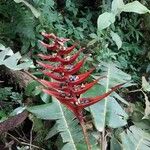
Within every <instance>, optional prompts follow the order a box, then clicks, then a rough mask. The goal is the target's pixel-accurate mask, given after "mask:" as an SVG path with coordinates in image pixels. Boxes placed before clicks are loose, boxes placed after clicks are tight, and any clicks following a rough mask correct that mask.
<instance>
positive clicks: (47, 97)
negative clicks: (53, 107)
mask: <svg viewBox="0 0 150 150" xmlns="http://www.w3.org/2000/svg"><path fill="white" fill-rule="evenodd" d="M40 97H41V99H42V101H43V102H45V103H48V102H49V100H50V96H49V95H48V94H46V93H41V94H40Z"/></svg>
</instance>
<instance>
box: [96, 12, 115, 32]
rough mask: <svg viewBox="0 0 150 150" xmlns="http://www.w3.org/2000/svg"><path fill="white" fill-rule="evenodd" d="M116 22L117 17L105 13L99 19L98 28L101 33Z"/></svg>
mask: <svg viewBox="0 0 150 150" xmlns="http://www.w3.org/2000/svg"><path fill="white" fill-rule="evenodd" d="M114 22H115V15H114V14H113V13H109V12H105V13H103V14H101V15H100V16H99V17H98V20H97V27H98V30H99V31H101V30H103V29H105V28H107V27H109V26H110V25H111V24H112V23H114Z"/></svg>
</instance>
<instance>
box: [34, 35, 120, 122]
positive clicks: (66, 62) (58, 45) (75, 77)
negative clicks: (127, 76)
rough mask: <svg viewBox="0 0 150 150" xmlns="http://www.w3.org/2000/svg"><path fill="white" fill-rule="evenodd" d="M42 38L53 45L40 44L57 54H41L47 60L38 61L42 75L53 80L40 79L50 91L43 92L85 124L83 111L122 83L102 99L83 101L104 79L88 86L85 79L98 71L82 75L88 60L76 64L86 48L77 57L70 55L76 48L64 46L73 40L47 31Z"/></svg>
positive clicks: (94, 98)
mask: <svg viewBox="0 0 150 150" xmlns="http://www.w3.org/2000/svg"><path fill="white" fill-rule="evenodd" d="M42 35H43V36H44V37H45V38H47V39H49V40H52V44H46V43H44V42H43V41H41V44H42V45H43V46H44V47H46V48H47V49H48V50H52V52H54V54H52V55H44V54H38V56H39V57H40V58H41V59H42V60H44V62H37V63H38V64H39V65H40V66H41V67H43V68H44V70H43V71H42V72H43V73H44V75H46V76H48V77H50V78H52V79H53V80H54V81H53V82H51V81H47V80H43V79H39V82H40V83H42V84H43V85H45V86H46V87H47V89H43V92H45V93H47V94H49V95H51V96H53V97H55V98H57V100H59V101H60V102H61V103H62V104H64V105H65V106H66V107H67V108H68V109H70V110H71V111H72V112H73V113H74V114H75V116H76V117H77V118H78V119H79V121H80V122H82V121H83V114H82V112H83V109H84V108H86V107H88V106H91V105H93V104H95V103H97V102H99V101H101V100H102V99H104V98H105V97H107V96H108V95H110V94H111V93H112V92H113V91H115V90H117V89H118V88H120V87H121V86H122V85H123V84H119V85H117V86H114V87H112V88H111V90H110V91H108V92H107V93H104V94H102V95H100V96H95V97H88V98H80V95H81V94H83V93H85V92H86V91H87V90H89V89H90V88H92V87H93V86H94V85H95V84H97V82H98V81H99V80H100V79H102V78H105V77H101V78H99V79H97V80H94V81H92V82H90V83H86V82H85V80H86V79H87V78H88V77H89V76H90V75H91V73H92V72H93V71H94V70H95V68H92V69H90V70H89V71H87V72H85V73H79V71H80V68H81V67H82V66H83V64H84V62H85V60H86V58H87V57H84V58H83V59H81V60H80V61H77V58H78V57H79V55H80V53H81V52H82V51H83V50H84V49H83V48H81V49H80V50H78V52H76V53H75V54H73V55H69V53H71V52H72V51H74V49H75V48H76V46H77V45H76V44H74V45H72V46H70V47H66V46H65V45H64V43H65V42H67V41H69V40H70V39H65V38H59V37H57V36H56V35H54V34H47V33H44V32H42ZM50 62H55V63H56V64H51V63H50Z"/></svg>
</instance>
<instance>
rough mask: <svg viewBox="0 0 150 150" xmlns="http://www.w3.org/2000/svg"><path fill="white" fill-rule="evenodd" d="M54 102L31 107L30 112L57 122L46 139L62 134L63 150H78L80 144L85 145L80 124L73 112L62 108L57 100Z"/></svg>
mask: <svg viewBox="0 0 150 150" xmlns="http://www.w3.org/2000/svg"><path fill="white" fill-rule="evenodd" d="M53 100H54V101H53V102H52V103H50V104H44V105H41V106H34V107H30V108H28V111H30V112H31V113H33V114H34V115H35V116H37V117H38V118H40V119H46V120H56V124H55V125H54V126H53V128H52V129H51V130H50V132H49V133H48V135H47V137H46V139H49V138H51V137H53V136H54V135H56V134H58V133H60V135H61V137H62V139H63V143H64V146H63V148H62V150H68V149H69V150H77V149H78V144H83V143H84V139H83V134H82V129H81V127H80V125H79V122H78V120H77V119H75V117H74V115H73V114H72V112H71V111H69V110H68V109H67V108H66V107H64V106H62V105H61V104H60V103H59V102H58V101H57V100H56V99H55V98H53ZM83 150H84V149H83ZM85 150H86V147H85Z"/></svg>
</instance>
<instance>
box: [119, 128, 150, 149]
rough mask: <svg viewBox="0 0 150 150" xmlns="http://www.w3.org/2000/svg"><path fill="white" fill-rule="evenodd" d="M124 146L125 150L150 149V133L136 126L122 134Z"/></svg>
mask: <svg viewBox="0 0 150 150" xmlns="http://www.w3.org/2000/svg"><path fill="white" fill-rule="evenodd" d="M120 137H121V142H122V147H123V149H125V150H129V149H132V150H149V146H150V134H149V133H146V132H145V131H143V130H142V129H140V128H137V127H136V126H131V127H130V128H129V130H128V129H127V131H124V132H122V133H121V134H120Z"/></svg>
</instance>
